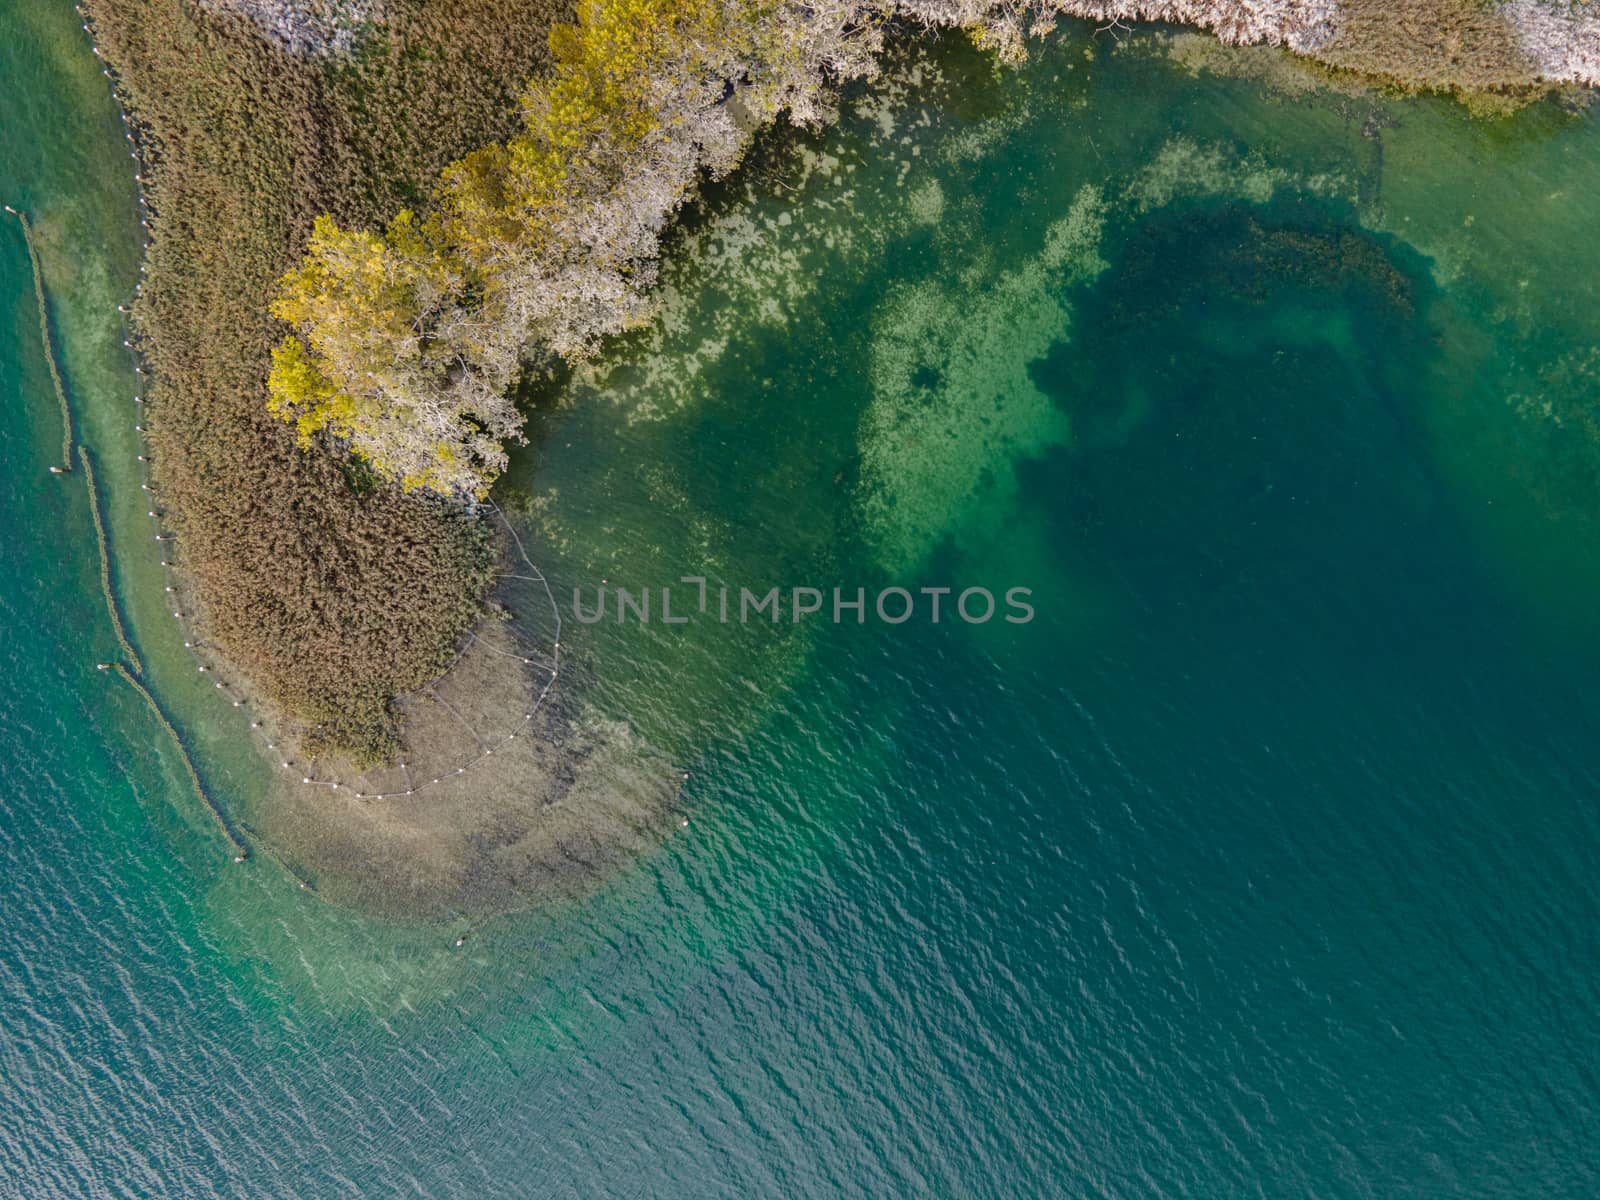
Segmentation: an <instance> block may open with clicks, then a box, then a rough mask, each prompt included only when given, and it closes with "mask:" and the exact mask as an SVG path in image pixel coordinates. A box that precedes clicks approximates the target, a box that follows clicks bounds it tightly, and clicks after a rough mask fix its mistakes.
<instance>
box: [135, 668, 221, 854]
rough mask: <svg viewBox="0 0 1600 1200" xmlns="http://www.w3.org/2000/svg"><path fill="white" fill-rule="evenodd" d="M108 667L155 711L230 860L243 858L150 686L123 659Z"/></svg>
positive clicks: (181, 736) (219, 811)
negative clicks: (229, 852) (231, 856)
mask: <svg viewBox="0 0 1600 1200" xmlns="http://www.w3.org/2000/svg"><path fill="white" fill-rule="evenodd" d="M110 668H111V670H113V671H115V672H116V673H117V674H118V675H120V676H121V677H122V679H123V681H124V682H125V683H126V684H127V685H128V686H129V687H131V688H132V689H133V690H134V691H136V692H138V693H139V695H141V696H143V697H144V702H145V703H146V704H147V705H149V706H150V711H151V712H152V713H154V714H155V718H156V720H157V721H158V722H159V723H160V725H161V727H162V728H163V729H165V730H166V731H167V736H168V737H170V738H171V739H172V744H173V745H174V746H176V747H177V750H178V758H179V759H180V760H181V761H182V763H183V769H184V770H185V771H187V772H188V774H189V782H190V783H191V784H192V785H193V786H194V794H195V795H196V796H198V797H199V798H200V803H202V804H204V805H205V806H206V811H207V812H209V813H210V814H211V815H212V817H214V818H215V819H216V822H217V827H218V828H219V829H221V830H222V836H223V837H225V838H227V839H228V841H229V842H231V843H232V844H233V848H234V851H235V857H234V860H233V861H234V862H243V861H244V860H245V859H247V858H249V857H250V850H249V848H248V847H247V846H246V845H245V844H244V842H243V841H242V840H240V838H239V835H238V834H237V833H235V832H234V828H233V824H232V822H230V821H229V820H228V817H227V814H225V813H224V812H223V811H222V808H221V806H220V805H218V804H217V802H216V801H215V800H213V799H212V798H211V793H210V792H208V791H206V786H205V784H204V783H202V782H201V781H200V772H199V771H197V770H195V766H194V759H193V758H191V757H190V756H189V748H188V747H187V746H185V745H184V744H183V735H182V734H180V733H179V732H178V729H177V726H175V725H174V724H173V723H172V721H171V720H169V719H168V717H167V714H166V713H165V712H164V711H163V710H162V708H161V704H160V703H159V702H158V701H157V700H156V698H155V696H154V695H153V694H152V693H151V691H150V689H149V688H147V687H145V685H144V683H143V682H142V681H141V680H140V679H139V677H138V676H137V675H135V674H134V673H133V672H132V671H130V670H128V668H127V666H126V665H125V664H123V663H120V662H118V663H111V664H110Z"/></svg>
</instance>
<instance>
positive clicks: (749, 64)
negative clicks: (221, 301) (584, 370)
mask: <svg viewBox="0 0 1600 1200" xmlns="http://www.w3.org/2000/svg"><path fill="white" fill-rule="evenodd" d="M865 12H866V9H865V7H864V5H863V4H862V3H860V0H581V2H580V3H579V6H578V19H577V23H576V24H573V25H561V26H557V27H556V28H555V29H554V30H553V31H552V32H551V35H550V48H551V52H552V56H553V58H554V67H553V69H552V71H551V72H550V74H549V75H548V76H545V77H543V78H540V79H537V80H535V81H534V82H532V83H531V84H530V85H529V86H528V87H527V89H526V90H525V91H524V93H523V95H522V97H521V104H522V111H523V128H522V130H521V131H520V132H519V133H518V134H517V136H516V137H514V138H512V139H511V140H510V141H508V142H507V143H506V144H505V145H495V146H489V147H487V148H485V149H483V150H480V151H478V152H476V153H474V154H471V155H469V156H468V157H466V158H465V159H462V160H461V161H459V162H457V163H454V164H452V165H451V166H450V167H449V168H447V169H446V170H445V171H444V173H443V175H442V177H441V180H440V189H439V193H438V196H437V199H436V203H435V205H434V208H433V211H432V214H431V215H430V216H429V217H428V218H427V219H425V220H419V219H418V218H417V217H416V216H415V215H414V214H413V213H411V212H410V211H405V212H401V213H400V214H398V215H397V216H396V217H395V219H394V220H393V221H392V222H391V223H390V225H389V227H388V229H387V230H386V231H385V232H384V233H382V234H378V233H374V232H370V231H363V230H355V231H352V230H345V229H341V228H339V227H338V225H337V224H336V223H335V222H334V221H332V220H331V219H330V218H327V217H322V218H319V219H318V221H317V222H316V225H315V228H314V229H313V232H312V235H311V238H310V241H309V243H308V245H307V247H306V255H305V259H304V260H303V261H302V263H301V264H300V265H299V266H298V267H296V268H295V269H294V270H292V271H290V272H289V273H288V275H287V276H286V277H285V278H284V280H283V287H282V291H281V294H280V296H279V297H278V299H277V301H276V303H275V304H274V306H273V312H274V313H275V314H276V315H277V316H278V317H280V318H282V319H283V320H284V321H286V322H288V323H289V324H290V325H291V326H292V327H293V330H294V332H293V333H291V334H290V335H289V336H287V337H286V338H285V339H284V341H283V342H282V344H281V345H280V346H279V347H278V349H277V350H276V352H275V353H274V355H273V363H272V370H271V375H270V379H269V387H270V393H271V396H270V407H271V411H272V412H274V413H275V414H277V415H278V416H280V417H282V418H283V419H284V420H286V421H290V422H292V423H293V424H294V425H295V427H296V429H297V430H298V431H299V435H300V439H301V443H302V445H306V446H309V445H310V444H311V443H312V442H313V441H314V440H316V439H318V438H319V437H322V436H331V437H333V438H335V439H337V440H338V441H339V442H341V443H343V444H344V445H346V446H347V447H348V448H349V450H351V451H352V452H354V453H355V454H357V455H359V456H360V457H362V458H363V459H365V460H366V461H367V462H368V463H370V464H371V465H372V467H374V468H375V469H376V470H377V472H378V473H379V474H380V475H382V476H384V477H385V478H387V479H390V480H395V481H398V482H399V483H400V484H401V485H402V486H404V487H406V488H422V489H427V490H429V491H433V492H438V493H440V494H442V495H446V496H454V497H461V498H481V497H483V496H485V495H486V494H487V492H488V488H489V486H490V484H491V483H492V482H493V480H494V478H495V476H496V475H497V474H498V473H499V472H500V471H501V470H502V469H503V468H504V466H505V462H506V455H505V450H504V443H505V442H506V441H507V440H508V439H511V438H515V437H520V419H519V417H518V414H517V412H516V410H515V406H514V405H513V404H512V402H511V400H510V399H509V396H508V393H509V390H510V388H511V386H512V384H513V383H514V382H515V380H516V377H517V374H518V371H519V368H520V363H521V356H522V352H523V349H524V347H526V346H528V345H530V344H531V343H535V342H537V343H540V344H542V345H544V346H545V347H547V348H549V349H551V350H553V351H555V352H556V353H558V354H562V355H566V356H568V357H572V356H581V355H583V354H585V353H588V352H589V351H590V350H592V349H593V348H594V346H595V345H596V344H597V342H598V341H599V339H600V338H602V337H604V336H606V335H608V334H610V333H614V332H616V331H617V330H619V329H621V328H623V327H624V326H625V325H626V324H627V323H628V322H629V321H630V320H632V319H634V318H636V317H637V316H638V315H639V314H640V313H641V311H642V310H643V305H644V296H645V293H646V291H647V289H648V287H649V285H650V283H651V282H652V281H653V278H654V274H653V272H654V260H655V253H656V249H657V244H658V239H659V235H660V233H661V231H662V229H663V228H664V227H665V225H666V223H667V221H668V220H669V219H670V217H671V215H672V213H673V212H674V211H675V210H676V209H677V207H678V206H679V205H680V204H681V203H682V202H683V200H684V197H685V196H686V195H687V194H688V192H689V190H690V189H691V188H692V187H693V186H694V182H695V178H696V175H697V173H698V172H699V171H700V170H701V169H703V168H709V169H710V170H712V171H713V172H714V173H717V172H723V171H726V170H728V169H730V168H731V167H732V166H733V165H734V163H735V162H737V160H738V156H739V154H740V152H741V151H742V150H743V147H744V146H745V144H746V143H747V141H748V136H749V133H750V130H751V129H752V128H754V127H755V126H757V125H759V124H760V123H761V122H763V121H765V120H767V119H770V118H771V117H772V116H774V115H775V114H776V113H778V112H779V111H781V110H783V109H788V110H789V111H790V113H791V116H792V117H794V118H795V119H796V120H812V119H815V118H816V117H817V116H818V115H820V109H819V107H818V104H817V101H816V93H817V90H818V88H819V86H820V83H821V80H822V77H823V76H824V75H826V74H829V73H832V74H836V75H839V76H841V77H843V76H848V75H850V74H858V75H859V74H865V73H867V72H868V71H870V69H871V53H872V51H873V50H875V49H876V48H877V45H878V40H877V39H878V35H877V31H876V25H875V23H873V22H871V21H868V20H866V19H865ZM736 91H737V94H738V103H737V110H738V111H737V113H735V111H734V109H735V105H734V104H731V103H730V101H731V100H732V99H733V97H734V94H735V92H736Z"/></svg>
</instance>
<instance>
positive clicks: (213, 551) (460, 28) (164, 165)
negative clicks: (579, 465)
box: [86, 0, 564, 761]
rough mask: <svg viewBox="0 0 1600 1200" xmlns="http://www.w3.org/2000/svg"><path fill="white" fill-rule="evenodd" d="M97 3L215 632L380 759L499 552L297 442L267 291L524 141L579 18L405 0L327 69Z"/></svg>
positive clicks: (134, 4)
mask: <svg viewBox="0 0 1600 1200" xmlns="http://www.w3.org/2000/svg"><path fill="white" fill-rule="evenodd" d="M86 6H87V10H88V12H89V14H90V16H91V18H92V21H93V24H94V28H95V31H96V35H97V40H98V42H99V45H100V48H101V51H102V53H103V54H104V55H105V57H106V59H107V61H108V62H109V63H110V64H111V65H112V66H113V68H114V69H115V70H116V71H117V72H118V75H119V78H120V81H121V84H122V87H123V90H124V92H125V94H126V95H127V96H128V97H129V98H130V108H131V113H132V115H133V117H134V118H135V119H136V121H137V124H138V127H139V131H140V141H141V150H142V152H143V154H144V162H145V167H144V170H145V174H146V179H145V193H146V196H147V198H148V201H149V204H150V207H151V210H152V212H153V217H152V230H151V235H152V246H151V250H150V253H149V256H148V264H147V266H148V274H147V275H146V277H145V280H146V282H145V287H144V291H143V294H142V296H141V298H140V300H139V302H138V304H137V305H136V310H135V320H136V324H137V328H138V330H139V334H140V338H141V349H142V351H143V353H144V354H145V356H146V358H147V360H148V361H149V363H150V365H151V366H152V367H153V382H152V384H151V386H150V387H149V389H148V398H149V401H150V408H149V421H148V424H149V427H150V444H151V448H152V457H153V466H154V472H155V478H156V482H157V485H158V487H159V488H160V489H161V491H162V494H163V500H164V502H165V504H166V507H167V511H168V514H169V516H170V519H171V521H172V524H173V527H174V528H175V530H176V531H177V533H178V535H179V541H178V545H179V548H180V559H179V561H180V565H181V566H182V567H183V568H184V570H185V571H186V572H187V573H188V575H189V577H190V579H191V581H192V584H193V591H194V593H195V594H196V596H197V598H198V603H199V613H200V620H201V622H202V625H201V628H202V630H203V633H204V636H205V637H206V638H207V639H208V640H209V641H210V642H212V643H213V644H214V645H215V646H216V647H217V648H218V649H220V651H221V652H222V654H223V655H224V656H225V657H226V658H227V659H228V660H229V661H230V662H231V664H232V665H233V666H234V668H235V669H236V671H237V673H238V674H240V675H242V676H244V677H246V678H248V679H249V680H251V681H252V683H253V684H254V689H253V690H254V691H255V692H257V693H258V694H259V695H261V696H263V697H264V698H265V699H267V700H268V701H270V702H271V703H272V704H273V705H274V706H275V707H276V708H278V709H279V710H280V711H281V712H282V713H283V714H284V715H285V716H286V717H288V718H289V720H290V721H291V722H293V723H296V724H299V725H300V726H301V727H302V728H303V730H304V734H303V740H304V742H305V744H306V745H307V746H308V747H310V748H313V749H338V750H342V751H344V752H347V753H351V754H354V755H356V756H358V757H359V758H361V759H363V760H367V761H376V760H379V759H381V758H383V757H384V756H386V755H388V754H390V753H392V752H393V751H394V750H395V749H396V747H397V744H398V743H397V738H396V734H397V727H396V724H395V719H394V715H393V714H392V713H391V712H390V701H391V698H392V697H394V696H396V695H399V694H401V693H404V692H407V691H409V690H411V689H413V688H415V687H417V686H419V685H420V684H422V683H423V682H425V681H426V680H427V679H429V678H430V677H432V676H433V675H435V674H437V673H438V671H439V670H440V669H441V668H442V667H443V666H444V665H445V664H446V663H447V662H448V661H449V659H450V656H451V653H452V647H453V645H454V644H455V643H456V641H457V640H458V639H459V638H460V636H461V635H462V633H463V632H464V631H465V630H466V629H467V628H468V627H469V626H470V625H471V623H472V622H473V620H474V619H475V618H476V617H477V615H478V613H479V611H480V607H481V600H482V596H483V594H484V591H485V588H486V587H487V582H488V572H489V566H490V562H491V559H492V550H491V547H490V545H489V539H488V538H487V536H486V535H485V533H484V531H483V530H482V529H481V528H480V526H479V524H478V522H476V521H474V520H472V519H470V518H468V517H465V516H463V515H462V514H460V513H457V512H453V511H451V510H450V509H448V508H447V507H444V506H442V505H437V504H431V503H429V502H427V501H426V500H422V499H418V498H408V497H404V496H401V495H399V494H398V493H397V492H395V491H393V490H390V489H385V488H378V487H374V486H373V484H372V481H371V480H370V479H369V478H367V477H365V476H364V475H363V474H362V473H361V472H359V471H357V470H355V469H353V468H352V467H351V466H350V464H348V463H345V462H340V461H337V460H336V459H335V458H333V457H332V456H329V455H327V454H325V453H312V454H305V453H302V452H301V451H299V450H298V449H297V448H296V447H295V445H294V441H293V434H292V431H291V430H289V429H287V428H286V427H284V426H283V425H281V424H280V423H279V422H277V421H275V420H273V419H271V418H270V417H269V416H268V415H267V413H266V411H265V397H266V391H265V378H266V370H267V364H268V355H269V350H270V347H271V345H272V344H273V342H274V341H275V340H276V339H277V337H278V336H280V335H281V329H280V328H279V327H277V325H276V323H275V322H274V321H273V320H272V319H271V318H270V317H269V316H268V315H267V300H268V298H269V296H270V295H271V293H272V290H273V288H274V287H275V285H276V281H277V279H278V278H279V276H280V275H281V274H282V272H283V271H284V269H286V268H287V267H288V266H289V265H290V264H291V263H292V262H294V261H295V259H296V258H297V257H298V255H299V253H300V250H301V247H302V245H303V242H304V239H305V237H306V235H307V233H308V231H309V229H310V225H311V221H312V219H313V217H314V216H315V215H316V214H317V213H319V212H332V213H334V214H335V215H337V216H338V217H339V218H341V219H342V220H345V221H349V222H355V223H361V224H377V223H381V222H382V221H384V220H385V219H387V218H388V217H389V216H391V215H392V213H393V212H394V211H395V210H396V209H397V208H398V207H399V206H400V205H401V204H403V203H406V202H408V201H411V200H414V199H415V198H416V196H417V195H418V194H419V193H420V191H421V189H422V188H423V187H424V186H426V184H427V182H428V181H431V180H432V179H433V178H434V177H435V176H436V175H437V174H438V171H439V170H440V168H441V167H443V165H444V164H445V163H447V162H449V161H451V160H452V159H454V158H456V157H459V156H460V155H461V154H463V153H465V152H467V151H468V150H470V149H472V148H474V147H476V146H479V145H481V144H483V143H484V142H487V141H490V140H493V139H496V138H501V137H504V136H505V135H506V134H507V132H508V131H509V127H510V125H511V123H512V122H513V121H514V120H515V113H514V111H513V109H514V106H513V104H512V96H513V94H514V92H515V89H516V88H517V86H518V85H519V84H520V83H521V82H523V81H524V80H525V79H526V78H527V77H528V76H529V75H531V74H532V73H534V72H536V71H537V70H539V69H540V68H541V66H542V65H543V60H544V57H545V53H546V52H545V45H546V40H545V33H546V30H547V29H548V27H549V25H550V24H551V22H552V21H553V20H555V19H556V18H557V17H559V16H560V15H562V14H563V12H564V10H563V9H562V8H561V7H560V6H559V5H557V4H552V3H551V2H550V0H494V2H489V0H466V2H464V3H461V2H457V3H446V2H443V0H427V2H421V0H412V2H410V3H406V2H401V3H395V4H391V5H389V6H388V7H389V11H390V14H391V20H390V22H389V23H388V25H387V26H386V27H385V31H384V32H383V34H382V36H381V37H375V38H371V39H369V40H368V41H367V42H366V43H364V44H363V45H361V46H360V47H359V48H358V50H357V51H356V53H355V54H354V55H353V57H352V58H351V59H349V60H347V61H343V62H337V63H330V62H327V61H316V60H305V59H297V58H294V57H292V56H290V55H288V54H287V53H286V52H284V51H283V50H282V49H281V48H279V47H277V46H275V45H274V44H272V43H271V42H269V41H268V40H267V39H265V38H264V37H263V36H262V35H261V34H260V33H259V32H258V31H257V30H256V29H255V27H254V26H252V25H251V24H249V23H248V22H247V21H245V20H244V19H242V18H239V17H234V16H229V15H225V14H217V13H213V12H205V11H201V10H198V9H196V7H195V6H193V5H192V4H188V3H185V2H184V0H86Z"/></svg>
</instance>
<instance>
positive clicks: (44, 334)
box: [5, 204, 72, 471]
mask: <svg viewBox="0 0 1600 1200" xmlns="http://www.w3.org/2000/svg"><path fill="white" fill-rule="evenodd" d="M5 209H6V211H7V212H8V213H10V214H11V215H12V216H14V217H16V218H17V221H18V223H20V224H21V226H22V240H23V241H24V242H26V243H27V245H28V261H29V263H31V264H32V266H33V294H34V297H35V299H37V300H38V302H39V340H40V341H41V342H42V343H44V361H45V363H46V365H47V366H49V368H50V382H51V384H52V385H53V386H54V387H55V390H56V403H57V404H58V405H60V406H61V470H62V471H71V470H72V406H71V405H69V404H68V403H67V389H66V386H65V385H64V384H63V383H62V382H61V370H60V368H58V367H57V366H56V352H55V347H54V345H53V344H52V343H51V341H50V308H49V305H48V304H47V303H46V301H45V294H44V270H43V268H42V267H40V265H39V251H38V250H37V249H36V248H35V246H34V244H33V226H32V225H30V224H29V223H28V214H27V213H25V212H23V211H22V210H21V209H20V208H12V207H11V205H9V204H8V205H6V206H5Z"/></svg>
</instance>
